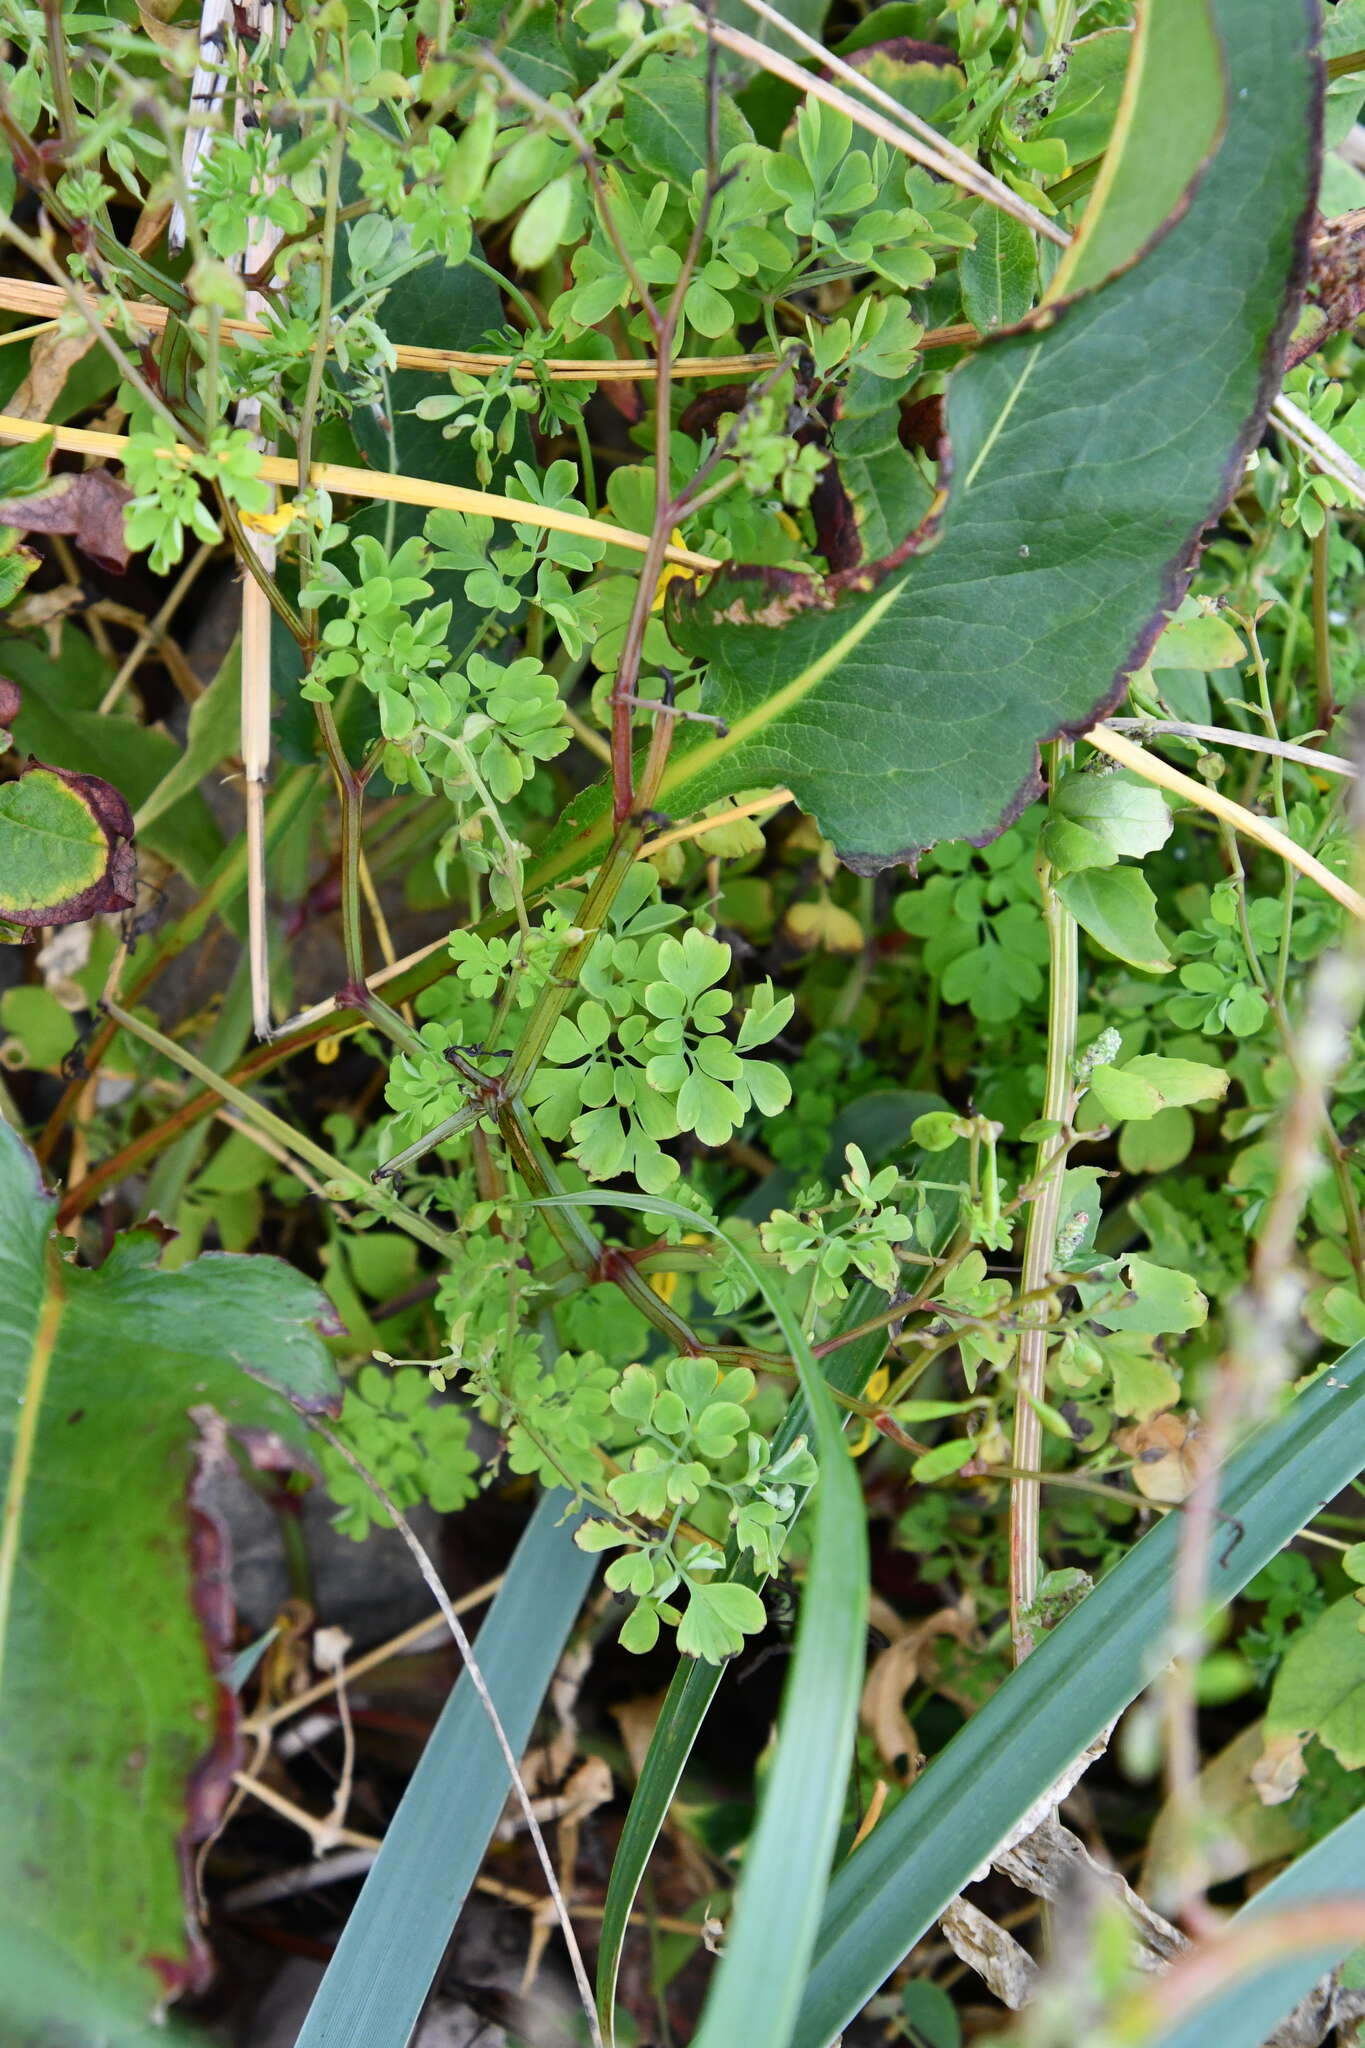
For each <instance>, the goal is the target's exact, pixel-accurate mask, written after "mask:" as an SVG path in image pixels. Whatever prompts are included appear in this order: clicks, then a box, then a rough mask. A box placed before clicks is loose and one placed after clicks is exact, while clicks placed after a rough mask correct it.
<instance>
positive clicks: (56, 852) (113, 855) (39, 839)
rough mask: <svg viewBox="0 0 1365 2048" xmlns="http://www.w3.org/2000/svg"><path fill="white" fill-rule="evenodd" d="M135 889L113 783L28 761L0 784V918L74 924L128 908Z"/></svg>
mask: <svg viewBox="0 0 1365 2048" xmlns="http://www.w3.org/2000/svg"><path fill="white" fill-rule="evenodd" d="M6 687H7V688H8V689H11V690H13V689H14V686H13V684H9V685H7V686H6ZM14 694H15V697H16V699H17V697H18V692H17V691H15V692H14ZM17 708H18V707H17V705H16V715H17ZM136 883H137V856H136V854H135V853H134V852H133V819H132V813H131V812H130V811H129V809H128V806H127V804H126V803H125V802H124V800H123V798H122V797H121V796H120V795H119V793H118V791H117V790H116V789H115V788H114V786H113V784H112V783H111V782H105V781H104V780H103V779H102V778H101V777H100V776H98V775H77V774H75V773H74V772H73V771H72V770H71V769H69V768H49V767H47V766H46V765H45V764H44V763H43V762H41V761H30V763H29V765H28V766H27V767H26V768H25V769H24V770H23V771H22V773H21V774H20V776H19V779H18V781H17V782H7V783H4V784H3V785H0V920H3V921H4V922H5V923H7V924H12V925H27V926H33V925H54V924H80V923H82V922H83V920H84V919H86V918H88V917H97V916H98V915H99V914H100V913H101V912H102V911H106V910H127V909H129V908H130V907H131V905H132V902H133V893H134V889H135V887H136Z"/></svg>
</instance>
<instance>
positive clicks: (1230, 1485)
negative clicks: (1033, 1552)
mask: <svg viewBox="0 0 1365 2048" xmlns="http://www.w3.org/2000/svg"><path fill="white" fill-rule="evenodd" d="M1363 1415H1365V1344H1358V1345H1356V1346H1355V1347H1354V1348H1353V1349H1352V1350H1351V1351H1349V1352H1348V1353H1347V1354H1346V1356H1345V1357H1344V1358H1343V1359H1341V1360H1340V1361H1339V1362H1338V1363H1337V1364H1336V1365H1334V1366H1333V1367H1332V1369H1331V1371H1330V1372H1325V1373H1322V1374H1319V1376H1318V1377H1317V1378H1316V1379H1315V1380H1314V1381H1313V1382H1312V1384H1311V1385H1310V1386H1308V1387H1306V1388H1305V1389H1304V1391H1303V1392H1302V1393H1301V1394H1299V1395H1298V1396H1297V1397H1296V1398H1295V1400H1294V1401H1293V1402H1292V1404H1291V1405H1290V1406H1289V1407H1288V1409H1286V1410H1285V1411H1284V1412H1283V1413H1282V1414H1280V1415H1279V1416H1277V1417H1276V1418H1275V1419H1274V1420H1273V1421H1270V1422H1267V1423H1264V1424H1263V1425H1262V1426H1261V1427H1260V1428H1259V1429H1258V1430H1256V1431H1255V1432H1254V1434H1253V1435H1252V1436H1251V1437H1249V1438H1248V1440H1247V1442H1246V1443H1245V1444H1244V1445H1243V1447H1242V1449H1241V1450H1240V1451H1239V1452H1238V1453H1237V1455H1236V1456H1235V1457H1234V1458H1232V1459H1231V1460H1230V1461H1229V1464H1228V1467H1227V1470H1226V1472H1225V1474H1224V1479H1223V1488H1222V1494H1221V1500H1220V1507H1221V1512H1222V1517H1223V1519H1222V1520H1221V1521H1220V1523H1219V1525H1218V1527H1217V1530H1216V1532H1215V1536H1214V1541H1213V1545H1212V1550H1213V1553H1214V1554H1213V1556H1212V1558H1211V1560H1210V1565H1209V1597H1210V1599H1211V1600H1212V1601H1213V1602H1214V1603H1215V1604H1217V1605H1224V1604H1226V1603H1227V1602H1228V1601H1229V1600H1231V1599H1232V1598H1233V1596H1234V1595H1235V1594H1236V1593H1238V1592H1239V1591H1240V1590H1241V1588H1242V1587H1243V1586H1244V1585H1245V1584H1246V1583H1247V1581H1248V1579H1250V1578H1251V1577H1252V1576H1253V1574H1254V1573H1256V1572H1258V1571H1259V1570H1260V1569H1261V1567H1262V1565H1264V1564H1266V1563H1267V1562H1268V1561H1269V1560H1270V1559H1271V1558H1272V1557H1274V1556H1275V1555H1276V1554H1277V1553H1278V1552H1279V1551H1280V1550H1282V1549H1283V1547H1284V1545H1285V1544H1286V1543H1288V1542H1289V1541H1290V1539H1291V1538H1292V1537H1293V1536H1294V1535H1296V1534H1297V1532H1298V1531H1299V1530H1300V1529H1301V1528H1302V1527H1303V1526H1304V1524H1305V1523H1306V1522H1308V1521H1309V1520H1311V1518H1312V1517H1313V1516H1314V1515H1315V1514H1316V1513H1317V1512H1318V1510H1319V1509H1320V1507H1321V1506H1322V1503H1323V1502H1324V1501H1325V1500H1330V1498H1331V1497H1332V1495H1333V1494H1334V1493H1336V1492H1337V1491H1339V1489H1340V1488H1341V1487H1343V1486H1345V1485H1347V1484H1348V1483H1349V1481H1350V1480H1352V1479H1353V1478H1354V1477H1355V1476H1356V1474H1357V1472H1359V1471H1360V1470H1361V1469H1362V1467H1365V1435H1362V1429H1361V1423H1362V1416H1363ZM1180 1536H1181V1531H1180V1518H1179V1515H1178V1514H1172V1515H1168V1516H1167V1517H1166V1519H1165V1520H1164V1521H1163V1522H1162V1523H1161V1524H1160V1525H1159V1526H1158V1527H1157V1528H1155V1529H1153V1530H1151V1531H1150V1532H1149V1533H1148V1534H1147V1535H1146V1536H1144V1537H1143V1538H1142V1540H1141V1542H1140V1543H1137V1544H1135V1545H1134V1547H1133V1549H1132V1550H1131V1551H1129V1553H1128V1554H1127V1556H1126V1557H1125V1558H1124V1559H1123V1560H1122V1562H1121V1563H1120V1564H1119V1565H1117V1566H1116V1567H1115V1569H1114V1570H1113V1571H1112V1572H1111V1573H1110V1574H1109V1576H1108V1577H1107V1578H1106V1579H1104V1580H1102V1581H1101V1583H1100V1584H1099V1585H1098V1586H1096V1588H1095V1589H1094V1591H1093V1592H1091V1593H1089V1594H1087V1596H1086V1597H1085V1599H1084V1600H1083V1601H1082V1602H1081V1603H1080V1605H1079V1606H1078V1607H1077V1608H1075V1609H1074V1611H1073V1612H1072V1613H1071V1614H1069V1615H1068V1616H1067V1617H1066V1619H1065V1620H1064V1621H1063V1622H1061V1624H1060V1625H1059V1626H1058V1627H1057V1628H1056V1629H1054V1630H1053V1632H1052V1634H1051V1635H1049V1636H1047V1637H1046V1638H1045V1639H1044V1640H1043V1642H1042V1643H1041V1644H1040V1645H1039V1647H1038V1648H1037V1649H1036V1650H1035V1651H1034V1653H1033V1655H1032V1656H1031V1657H1030V1658H1029V1659H1028V1660H1027V1662H1026V1663H1025V1664H1023V1665H1021V1667H1020V1668H1019V1670H1018V1671H1016V1672H1015V1673H1014V1674H1013V1675H1012V1676H1011V1677H1010V1678H1008V1679H1006V1681H1005V1683H1004V1684H1003V1685H1002V1686H1001V1687H1000V1689H999V1691H998V1692H997V1693H995V1694H994V1695H993V1697H992V1698H991V1699H989V1700H988V1701H987V1703H986V1705H985V1706H984V1707H983V1708H982V1709H981V1711H980V1712H979V1713H978V1714H976V1715H974V1716H973V1717H972V1719H971V1720H970V1721H969V1722H968V1723H967V1725H966V1727H965V1728H963V1729H962V1731H961V1732H960V1734H958V1735H956V1736H955V1737H954V1738H953V1740H952V1741H951V1742H950V1743H949V1744H948V1746H947V1748H946V1749H944V1750H943V1751H942V1753H941V1754H940V1755H939V1756H937V1757H935V1758H934V1760H933V1762H932V1764H931V1765H930V1767H929V1769H928V1770H927V1771H926V1772H925V1773H924V1775H923V1777H921V1778H919V1779H918V1780H917V1781H916V1783H915V1784H914V1785H913V1786H912V1787H911V1789H910V1791H909V1793H908V1794H907V1795H906V1797H905V1799H904V1800H902V1802H901V1804H900V1805H899V1806H898V1807H897V1808H896V1810H895V1812H894V1813H893V1814H892V1815H891V1816H890V1818H889V1819H887V1820H885V1821H883V1822H882V1823H881V1825H880V1826H879V1827H876V1828H874V1829H873V1831H872V1833H871V1835H869V1837H868V1839H867V1840H866V1841H865V1842H864V1843H863V1845H862V1847H861V1848H860V1849H858V1850H857V1851H856V1852H855V1853H854V1854H853V1855H852V1856H851V1857H850V1858H849V1859H848V1861H847V1862H846V1863H845V1864H844V1865H843V1866H842V1867H841V1869H840V1870H839V1871H838V1873H837V1874H836V1876H835V1879H834V1882H833V1884H832V1885H831V1886H830V1892H829V1899H828V1902H827V1905H826V1909H825V1916H824V1920H823V1922H822V1923H821V1928H820V1934H819V1939H818V1943H817V1961H816V1964H815V1967H814V1969H813V1970H812V1972H811V1976H810V1981H809V1984H808V1985H807V1988H806V1994H805V1999H804V2002H803V2004H802V2008H801V2019H800V2024H799V2026H798V2028H797V2031H796V2035H795V2041H796V2044H797V2048H828V2044H829V2043H830V2042H831V2041H833V2040H834V2039H835V2037H836V2036H837V2035H838V2034H839V2032H840V2030H841V2028H843V2027H844V2026H846V2025H847V2024H848V2022H849V2021H850V2020H851V2019H852V2017H853V2015H854V2014H855V2013H857V2012H859V2011H860V2010H861V2009H862V2007H863V2006H864V2005H865V2004H866V2003H867V2000H868V1999H869V1998H870V1997H871V1996H872V1995H873V1993H874V1992H875V1991H876V1990H877V1989H878V1987H879V1986H880V1985H881V1984H883V1983H884V1982H885V1980H886V1978H887V1977H888V1976H890V1974H891V1972H892V1970H894V1969H895V1967H896V1965H897V1964H898V1963H899V1962H900V1961H901V1959H902V1957H903V1956H905V1955H907V1954H908V1953H909V1951H910V1949H911V1948H913V1947H914V1945H915V1943H916V1942H917V1941H918V1940H919V1939H920V1938H921V1936H922V1935H923V1934H924V1933H925V1931H926V1930H927V1929H928V1928H930V1927H932V1926H933V1924H934V1922H935V1921H936V1920H937V1918H938V1916H939V1914H940V1913H942V1912H943V1910H944V1908H945V1907H946V1906H948V1905H949V1904H950V1903H951V1901H952V1900H953V1899H955V1898H956V1897H957V1895H958V1893H959V1892H960V1891H961V1890H962V1888H963V1886H964V1885H966V1884H968V1883H970V1881H971V1878H972V1874H973V1872H974V1871H976V1870H978V1869H980V1867H981V1866H982V1865H983V1864H984V1863H986V1862H987V1861H988V1860H989V1859H990V1857H991V1855H992V1853H993V1852H994V1851H995V1849H996V1848H997V1847H998V1845H999V1844H1000V1843H1001V1842H1002V1841H1003V1840H1004V1838H1005V1836H1006V1835H1007V1834H1008V1833H1009V1831H1010V1829H1011V1828H1012V1827H1014V1826H1016V1825H1017V1824H1018V1823H1019V1821H1020V1820H1022V1818H1023V1817H1024V1815H1025V1814H1027V1813H1028V1811H1029V1809H1030V1807H1032V1806H1034V1805H1035V1804H1036V1803H1037V1802H1038V1801H1039V1800H1042V1799H1045V1798H1046V1796H1047V1793H1048V1791H1049V1789H1050V1788H1051V1787H1052V1786H1053V1785H1054V1784H1056V1782H1057V1780H1058V1778H1059V1777H1060V1776H1061V1774H1062V1772H1063V1771H1064V1770H1065V1769H1066V1768H1067V1766H1068V1765H1069V1764H1070V1763H1072V1762H1073V1761H1074V1759H1075V1758H1076V1757H1078V1756H1079V1755H1080V1754H1081V1752H1082V1751H1083V1750H1084V1749H1085V1748H1086V1746H1087V1745H1088V1744H1089V1743H1091V1742H1093V1741H1094V1739H1095V1737H1096V1736H1097V1735H1098V1734H1099V1733H1100V1731H1101V1730H1102V1729H1104V1728H1106V1727H1108V1726H1109V1724H1110V1722H1111V1721H1113V1720H1114V1718H1115V1717H1116V1715H1118V1714H1119V1713H1121V1712H1122V1710H1123V1708H1124V1707H1126V1706H1127V1705H1128V1704H1129V1703H1130V1701H1132V1700H1134V1699H1136V1697H1137V1695H1138V1694H1139V1693H1140V1692H1141V1691H1142V1689H1143V1687H1144V1686H1145V1685H1147V1684H1148V1683H1149V1681H1150V1680H1151V1679H1152V1678H1153V1677H1154V1676H1155V1674H1156V1673H1157V1672H1158V1671H1159V1670H1160V1669H1161V1666H1162V1664H1163V1663H1164V1661H1165V1660H1166V1657H1167V1655H1168V1649H1167V1644H1166V1636H1165V1631H1166V1624H1167V1622H1168V1619H1169V1615H1170V1598H1171V1584H1172V1577H1173V1573H1174V1569H1175V1560H1176V1554H1177V1550H1178V1547H1179V1544H1180ZM1206 2038H1208V2037H1206Z"/></svg>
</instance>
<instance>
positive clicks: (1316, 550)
mask: <svg viewBox="0 0 1365 2048" xmlns="http://www.w3.org/2000/svg"><path fill="white" fill-rule="evenodd" d="M1331 540H1332V515H1331V513H1330V512H1324V514H1323V519H1322V531H1321V533H1318V534H1315V535H1314V536H1313V674H1314V678H1315V681H1316V687H1317V712H1316V716H1317V722H1318V724H1319V726H1320V727H1321V728H1322V731H1323V733H1324V735H1326V734H1327V733H1329V732H1330V731H1331V730H1332V720H1333V719H1334V718H1335V717H1336V713H1337V704H1336V690H1335V688H1334V686H1333V682H1332V620H1331V613H1330V609H1329V593H1330V589H1331V577H1330V566H1329V559H1328V551H1329V549H1330V547H1331Z"/></svg>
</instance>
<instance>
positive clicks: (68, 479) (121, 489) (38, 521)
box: [0, 469, 133, 576]
mask: <svg viewBox="0 0 1365 2048" xmlns="http://www.w3.org/2000/svg"><path fill="white" fill-rule="evenodd" d="M132 495H133V494H132V492H131V490H130V489H129V488H128V486H127V484H125V483H123V482H121V481H120V479H119V478H118V477H116V476H115V475H114V473H113V471H112V470H110V469H82V470H77V471H76V472H75V473H74V474H70V473H68V474H63V475H62V476H57V477H54V478H53V479H52V482H51V483H50V484H49V485H48V486H47V488H46V489H45V490H41V491H37V492H34V493H33V495H32V496H30V497H23V498H4V499H0V526H17V527H18V528H19V530H20V531H21V532H23V533H68V534H70V536H71V538H72V539H73V540H74V541H75V543H76V546H77V547H78V548H79V549H80V551H81V553H82V554H83V555H88V556H89V558H90V560H91V561H92V562H94V563H95V564H96V565H97V566H98V567H99V568H101V569H110V570H112V571H113V572H114V574H115V575H118V576H121V575H122V574H123V571H124V570H125V569H126V568H127V567H128V543H127V541H126V540H125V539H124V536H123V515H124V512H125V510H126V509H127V506H128V502H129V500H130V499H131V497H132Z"/></svg>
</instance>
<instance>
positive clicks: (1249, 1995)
mask: <svg viewBox="0 0 1365 2048" xmlns="http://www.w3.org/2000/svg"><path fill="white" fill-rule="evenodd" d="M1343 1898H1354V1899H1358V1900H1361V1901H1362V1902H1365V1811H1362V1812H1360V1813H1353V1814H1352V1815H1351V1817H1350V1819H1349V1820H1344V1821H1343V1822H1342V1823H1341V1825H1340V1827H1336V1828H1333V1830H1332V1832H1331V1834H1330V1835H1324V1837H1323V1839H1322V1840H1321V1841H1320V1842H1315V1843H1314V1844H1313V1847H1312V1848H1311V1849H1306V1850H1305V1851H1304V1853H1303V1855H1302V1856H1299V1857H1296V1858H1295V1860H1294V1862H1292V1863H1291V1864H1290V1866H1289V1868H1288V1869H1287V1870H1282V1871H1281V1872H1280V1874H1279V1876H1278V1877H1275V1878H1272V1879H1271V1881H1270V1883H1269V1884H1268V1885H1265V1886H1264V1887H1263V1888H1262V1890H1260V1891H1259V1892H1257V1894H1256V1896H1255V1898H1254V1899H1253V1900H1252V1901H1251V1902H1250V1904H1249V1905H1246V1906H1243V1908H1242V1910H1241V1912H1240V1913H1234V1914H1233V1916H1232V1919H1231V1920H1230V1922H1229V1923H1228V1926H1227V1929H1226V1932H1227V1934H1229V1935H1232V1934H1235V1933H1236V1932H1237V1931H1238V1930H1239V1929H1241V1928H1244V1927H1246V1926H1247V1925H1248V1923H1254V1922H1255V1921H1257V1920H1261V1919H1264V1918H1265V1917H1266V1915H1267V1914H1273V1913H1279V1912H1283V1910H1284V1908H1285V1907H1286V1906H1304V1905H1308V1904H1310V1903H1311V1902H1312V1901H1313V1900H1315V1899H1343ZM1341 1959H1342V1952H1341V1948H1340V1945H1339V1944H1338V1945H1337V1946H1335V1947H1333V1946H1330V1945H1329V1946H1328V1947H1326V1948H1323V1949H1312V1948H1306V1949H1303V1950H1301V1951H1299V1952H1298V1953H1296V1954H1295V1955H1293V1956H1291V1957H1288V1958H1287V1959H1282V1960H1277V1961H1276V1962H1274V1963H1271V1964H1269V1965H1268V1966H1267V1967H1266V1968H1265V1969H1263V1970H1258V1971H1257V1972H1256V1973H1255V1975H1254V1976H1251V1977H1245V1978H1242V1979H1240V1980H1239V1981H1238V1982H1237V1983H1235V1984H1231V1985H1229V1986H1228V1987H1227V1989H1226V1990H1224V1991H1222V1992H1219V1993H1216V1994H1215V1995H1214V1996H1213V1997H1212V1998H1208V1999H1205V2000H1203V2001H1202V2003H1201V2004H1200V2005H1199V2006H1197V2007H1196V2008H1195V2009H1194V2010H1193V2011H1192V2012H1190V2013H1188V2014H1187V2015H1186V2016H1185V2017H1184V2018H1183V2019H1180V2020H1177V2021H1175V2022H1174V2024H1173V2025H1171V2026H1167V2027H1163V2028H1162V2029H1161V2030H1160V2032H1158V2033H1153V2034H1151V2035H1148V2036H1144V2038H1143V2041H1142V2043H1141V2044H1140V2048H1208V2044H1209V2043H1210V2042H1215V2041H1216V2042H1217V2044H1218V2048H1260V2044H1261V2043H1262V2041H1264V2040H1265V2039H1266V2038H1267V2036H1268V2035H1270V2034H1273V2033H1274V2031H1275V2029H1276V2027H1278V2026H1279V2024H1280V2022H1281V2020H1283V2019H1287V2018H1288V2016H1289V2014H1290V2013H1291V2012H1292V2011H1293V2009H1294V2007H1295V2006H1296V2005H1297V2004H1298V2002H1299V2000H1300V1999H1301V1998H1306V1997H1307V1995H1308V1993H1309V1992H1310V1991H1311V1990H1312V1988H1313V1986H1314V1985H1315V1984H1316V1983H1317V1981H1318V1979H1319V1977H1322V1976H1325V1975H1326V1973H1327V1971H1328V1970H1332V1969H1335V1968H1336V1966H1337V1964H1338V1963H1339V1962H1340V1961H1341Z"/></svg>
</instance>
